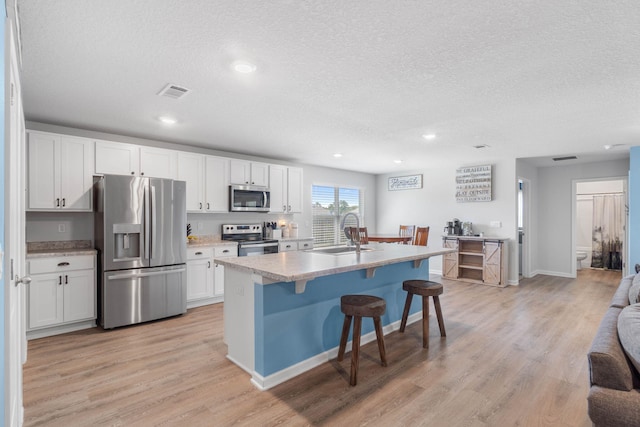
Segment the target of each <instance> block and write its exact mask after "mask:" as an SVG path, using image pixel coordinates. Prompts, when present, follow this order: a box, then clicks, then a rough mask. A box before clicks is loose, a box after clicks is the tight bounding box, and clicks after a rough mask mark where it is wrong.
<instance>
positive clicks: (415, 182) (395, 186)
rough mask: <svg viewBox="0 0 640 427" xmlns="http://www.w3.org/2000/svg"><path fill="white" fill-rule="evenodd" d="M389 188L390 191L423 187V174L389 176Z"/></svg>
mask: <svg viewBox="0 0 640 427" xmlns="http://www.w3.org/2000/svg"><path fill="white" fill-rule="evenodd" d="M388 188H389V191H396V190H415V189H417V188H422V175H407V176H392V177H390V178H389V187H388Z"/></svg>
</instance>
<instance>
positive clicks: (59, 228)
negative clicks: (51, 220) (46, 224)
mask: <svg viewBox="0 0 640 427" xmlns="http://www.w3.org/2000/svg"><path fill="white" fill-rule="evenodd" d="M65 231H67V227H65V225H64V224H58V233H64V232H65Z"/></svg>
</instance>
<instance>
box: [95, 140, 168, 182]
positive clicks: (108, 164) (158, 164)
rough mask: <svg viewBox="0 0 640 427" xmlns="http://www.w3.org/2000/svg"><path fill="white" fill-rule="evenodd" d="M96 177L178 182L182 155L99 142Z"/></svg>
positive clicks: (135, 146)
mask: <svg viewBox="0 0 640 427" xmlns="http://www.w3.org/2000/svg"><path fill="white" fill-rule="evenodd" d="M96 173H97V174H100V175H105V174H111V175H134V176H149V177H152V178H168V179H176V178H177V177H178V152H177V151H175V150H167V149H164V148H155V147H146V146H139V145H133V144H123V143H119V142H110V141H96Z"/></svg>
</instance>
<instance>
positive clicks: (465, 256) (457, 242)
mask: <svg viewBox="0 0 640 427" xmlns="http://www.w3.org/2000/svg"><path fill="white" fill-rule="evenodd" d="M508 240H509V239H503V238H499V237H474V236H443V237H442V247H443V248H448V249H456V250H457V251H456V252H452V253H449V254H445V255H443V260H442V276H443V277H445V278H447V279H454V280H463V281H466V282H473V283H482V284H484V285H490V286H498V287H501V288H502V287H505V286H507V277H508V275H507V271H508V265H509V263H508V262H507V256H508V253H509V252H508V250H507V241H508Z"/></svg>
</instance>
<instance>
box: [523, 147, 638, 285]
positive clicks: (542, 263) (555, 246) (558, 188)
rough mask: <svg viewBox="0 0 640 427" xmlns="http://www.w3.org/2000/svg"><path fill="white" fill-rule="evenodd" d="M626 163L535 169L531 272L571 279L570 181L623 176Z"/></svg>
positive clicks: (627, 168)
mask: <svg viewBox="0 0 640 427" xmlns="http://www.w3.org/2000/svg"><path fill="white" fill-rule="evenodd" d="M628 172H629V160H626V159H625V160H615V161H607V162H595V163H585V164H579V165H559V166H553V167H544V168H539V169H538V174H537V175H538V177H537V187H538V200H537V206H535V207H534V209H535V210H534V215H535V216H536V217H537V218H538V222H537V228H536V233H537V238H538V241H537V245H536V246H534V247H533V250H534V251H535V252H536V253H537V259H536V263H535V264H534V265H533V270H534V273H538V274H550V275H555V276H563V277H573V271H572V265H573V261H574V260H573V251H572V245H573V241H572V240H573V236H572V228H573V221H574V218H573V217H572V203H573V188H572V187H573V182H574V181H576V180H587V179H594V178H598V179H599V178H611V177H625V176H627V175H628Z"/></svg>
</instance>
